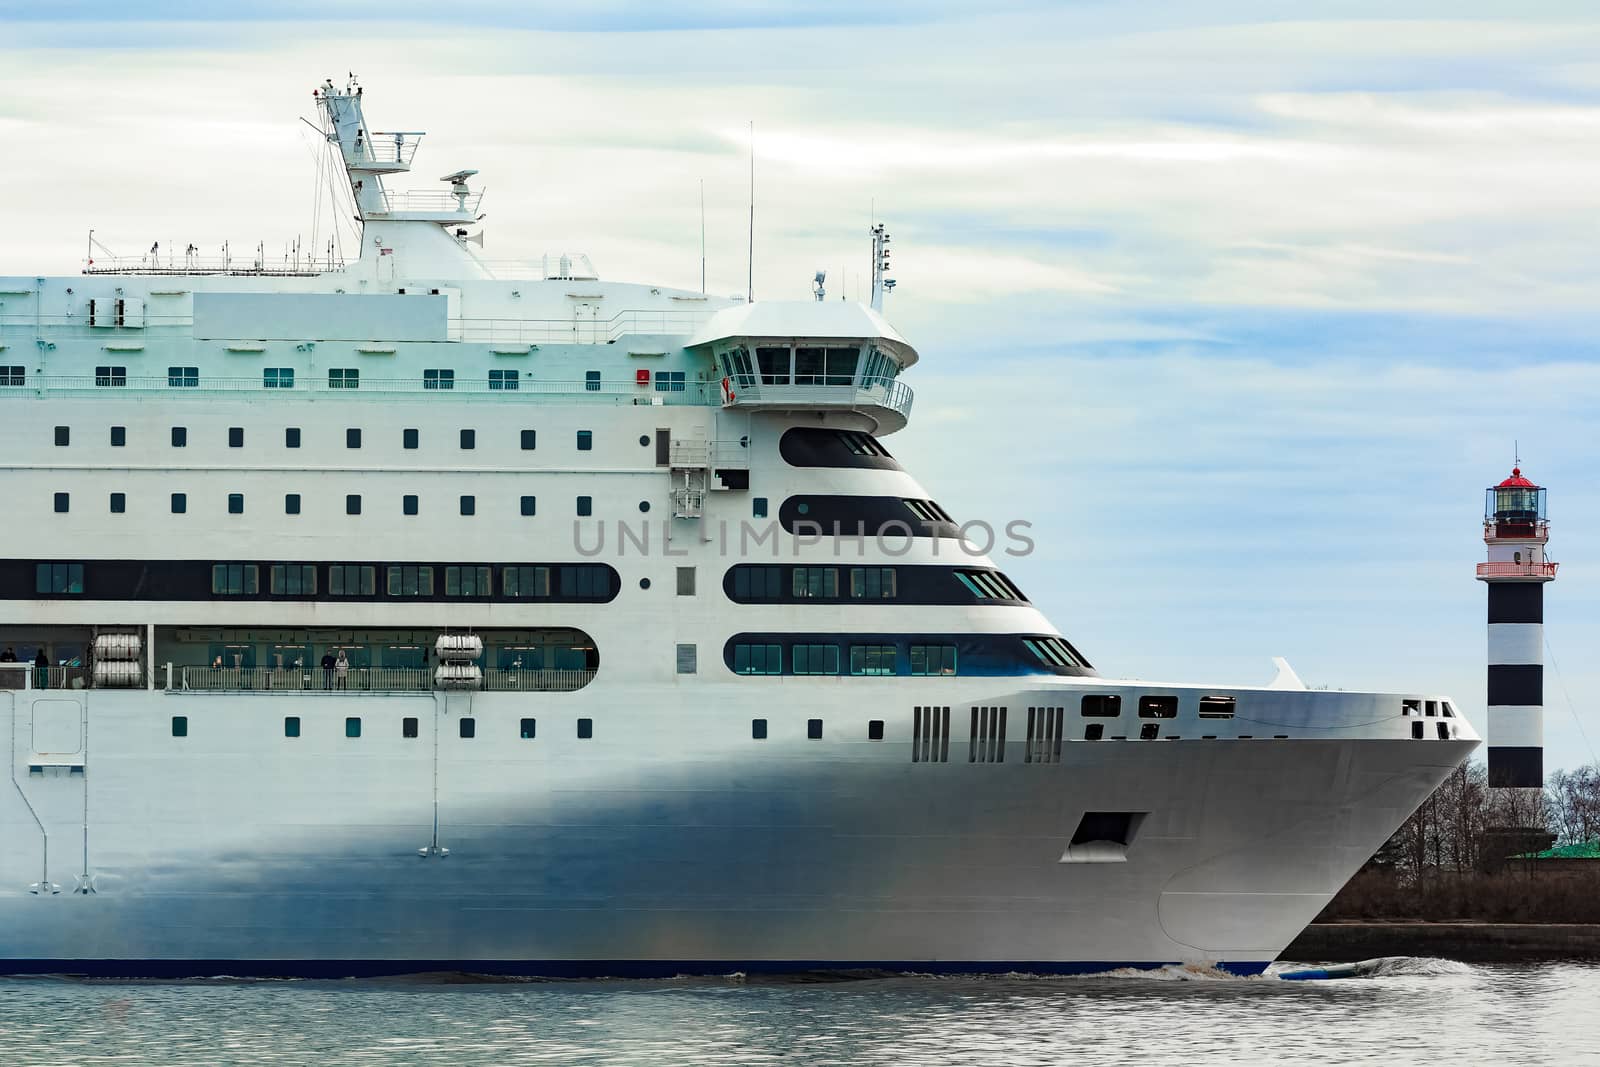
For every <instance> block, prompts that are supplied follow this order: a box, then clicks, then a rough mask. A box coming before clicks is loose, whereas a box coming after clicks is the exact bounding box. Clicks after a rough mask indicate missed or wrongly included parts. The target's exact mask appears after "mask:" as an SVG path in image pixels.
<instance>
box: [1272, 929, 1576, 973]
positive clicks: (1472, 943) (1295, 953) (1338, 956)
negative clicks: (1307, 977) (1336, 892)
mask: <svg viewBox="0 0 1600 1067" xmlns="http://www.w3.org/2000/svg"><path fill="white" fill-rule="evenodd" d="M1380 956H1435V957H1440V958H1443V959H1451V960H1459V961H1460V962H1462V963H1532V962H1536V961H1544V960H1597V961H1600V923H1494V922H1331V923H1312V924H1311V925H1310V926H1308V927H1306V928H1305V930H1303V931H1302V932H1301V934H1300V936H1299V937H1297V938H1295V939H1294V941H1292V942H1291V943H1290V944H1289V947H1288V948H1286V949H1284V950H1283V952H1282V953H1281V954H1280V958H1281V959H1286V960H1303V961H1313V960H1314V961H1318V962H1327V963H1354V962H1356V961H1359V960H1369V959H1376V958H1377V957H1380Z"/></svg>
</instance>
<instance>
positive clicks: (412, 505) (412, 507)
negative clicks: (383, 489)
mask: <svg viewBox="0 0 1600 1067" xmlns="http://www.w3.org/2000/svg"><path fill="white" fill-rule="evenodd" d="M416 513H417V497H416V494H415V493H407V494H406V495H405V496H403V497H401V498H400V514H402V515H415V514H416Z"/></svg>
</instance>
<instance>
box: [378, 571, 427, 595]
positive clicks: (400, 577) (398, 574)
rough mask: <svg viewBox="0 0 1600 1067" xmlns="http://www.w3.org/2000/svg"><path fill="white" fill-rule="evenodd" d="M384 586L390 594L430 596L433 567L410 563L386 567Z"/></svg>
mask: <svg viewBox="0 0 1600 1067" xmlns="http://www.w3.org/2000/svg"><path fill="white" fill-rule="evenodd" d="M386 570H387V574H386V575H385V582H384V588H385V589H387V590H388V593H389V595H390V596H432V595H433V568H432V567H426V566H422V567H419V566H413V565H410V564H406V565H401V566H393V567H389V568H386Z"/></svg>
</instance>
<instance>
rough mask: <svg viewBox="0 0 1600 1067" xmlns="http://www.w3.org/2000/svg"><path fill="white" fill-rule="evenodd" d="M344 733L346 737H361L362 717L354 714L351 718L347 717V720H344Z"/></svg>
mask: <svg viewBox="0 0 1600 1067" xmlns="http://www.w3.org/2000/svg"><path fill="white" fill-rule="evenodd" d="M344 735H345V736H346V737H360V736H361V719H360V717H359V716H356V715H352V716H350V717H349V718H347V719H345V721H344Z"/></svg>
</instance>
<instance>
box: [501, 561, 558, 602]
mask: <svg viewBox="0 0 1600 1067" xmlns="http://www.w3.org/2000/svg"><path fill="white" fill-rule="evenodd" d="M500 583H501V587H502V588H503V589H504V590H505V594H506V596H508V597H516V598H518V599H525V598H528V597H546V596H549V595H550V568H549V567H505V568H502V570H501V572H500Z"/></svg>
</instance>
